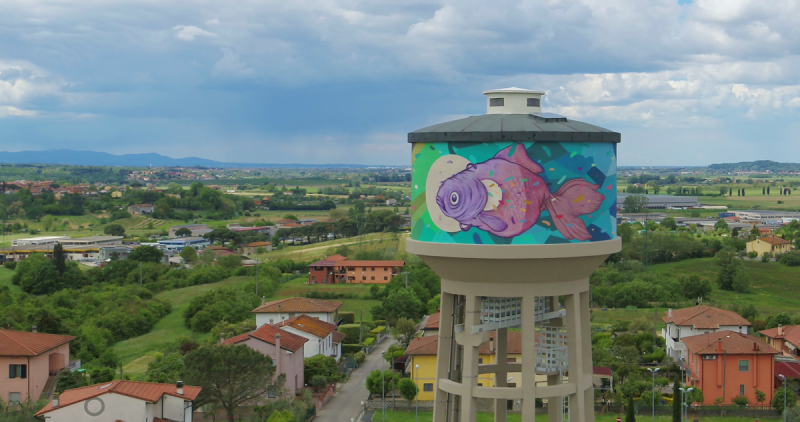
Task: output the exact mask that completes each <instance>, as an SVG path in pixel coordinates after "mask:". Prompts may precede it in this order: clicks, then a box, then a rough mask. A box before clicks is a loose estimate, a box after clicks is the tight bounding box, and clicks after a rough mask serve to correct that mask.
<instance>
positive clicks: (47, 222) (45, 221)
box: [42, 215, 53, 232]
mask: <svg viewBox="0 0 800 422" xmlns="http://www.w3.org/2000/svg"><path fill="white" fill-rule="evenodd" d="M42 227H43V228H44V231H46V232H47V231H50V229H51V228H52V227H53V216H52V215H45V216H44V217H42Z"/></svg>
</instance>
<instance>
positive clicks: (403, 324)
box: [394, 318, 417, 349]
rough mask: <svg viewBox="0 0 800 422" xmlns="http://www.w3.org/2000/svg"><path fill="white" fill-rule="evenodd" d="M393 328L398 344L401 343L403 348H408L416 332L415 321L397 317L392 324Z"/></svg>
mask: <svg viewBox="0 0 800 422" xmlns="http://www.w3.org/2000/svg"><path fill="white" fill-rule="evenodd" d="M394 328H395V330H397V334H398V337H397V340H399V341H400V344H401V345H403V348H404V349H405V348H408V345H409V344H410V343H411V340H412V339H413V338H414V336H416V334H417V323H415V322H414V320H412V319H408V318H399V319H398V320H397V322H396V323H395V324H394Z"/></svg>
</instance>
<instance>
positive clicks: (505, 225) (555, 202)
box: [436, 144, 605, 240]
mask: <svg viewBox="0 0 800 422" xmlns="http://www.w3.org/2000/svg"><path fill="white" fill-rule="evenodd" d="M512 148H513V153H512V152H511V151H512ZM543 172H544V170H543V169H542V167H541V166H539V165H538V164H536V163H535V162H533V160H531V159H530V157H528V154H527V152H526V151H525V147H524V146H523V145H522V144H517V145H514V146H510V147H508V148H506V149H504V150H502V151H500V152H499V153H497V155H495V156H494V158H490V159H488V160H486V161H484V162H482V163H478V164H472V163H470V164H468V165H467V168H466V169H464V170H462V171H460V172H458V173H456V174H455V175H453V176H452V177H450V178H449V179H447V180H445V181H444V182H442V185H441V186H440V187H439V191H438V192H437V193H436V203H437V204H438V205H439V208H441V210H442V212H443V213H444V215H446V216H448V217H450V218H453V219H455V220H456V221H458V222H459V223H460V226H461V230H464V231H466V230H469V229H470V228H472V227H477V228H479V229H481V230H484V231H487V232H489V233H492V234H494V235H497V236H500V237H505V238H510V237H515V236H519V235H520V234H522V233H524V232H525V231H527V230H528V229H530V228H531V227H533V225H534V224H536V222H537V221H539V216H540V215H541V212H542V211H543V210H547V211H548V212H549V213H550V217H551V218H552V220H553V223H554V224H555V227H556V229H558V231H559V232H561V234H562V235H563V236H564V238H566V239H578V240H589V239H591V238H592V236H591V235H590V234H589V232H588V230H586V225H585V224H584V223H583V221H582V220H581V219H580V218H579V216H581V215H584V214H589V213H592V212H595V211H597V210H598V209H599V208H600V204H602V202H603V200H605V196H603V195H602V194H601V193H599V192H597V189H598V188H599V186H598V185H595V184H592V183H589V182H586V181H585V180H582V179H573V180H569V181H567V182H566V183H564V184H563V185H562V186H561V188H560V189H559V190H558V192H556V193H555V194H552V193H551V192H550V189H548V188H547V185H546V183H545V181H544V179H542V178H541V177H540V176H539V173H543ZM511 182H513V183H511Z"/></svg>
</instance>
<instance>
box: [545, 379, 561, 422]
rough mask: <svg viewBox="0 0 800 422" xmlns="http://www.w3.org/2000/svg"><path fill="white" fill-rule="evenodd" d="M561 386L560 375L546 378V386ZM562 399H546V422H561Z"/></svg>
mask: <svg viewBox="0 0 800 422" xmlns="http://www.w3.org/2000/svg"><path fill="white" fill-rule="evenodd" d="M558 384H561V374H554V375H548V376H547V385H558ZM563 402H564V398H563V397H548V398H547V420H548V422H561V420H562V418H563V416H564V413H563Z"/></svg>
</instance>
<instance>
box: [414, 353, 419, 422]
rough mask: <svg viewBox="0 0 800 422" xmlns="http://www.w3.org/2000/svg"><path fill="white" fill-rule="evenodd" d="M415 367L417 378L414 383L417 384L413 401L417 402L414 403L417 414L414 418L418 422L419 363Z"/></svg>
mask: <svg viewBox="0 0 800 422" xmlns="http://www.w3.org/2000/svg"><path fill="white" fill-rule="evenodd" d="M416 368H417V379H416V384H417V398H416V400H414V401H415V402H417V403H416V405H417V415H416V418H415V420H416V422H419V364H418V365H417V366H416Z"/></svg>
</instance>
